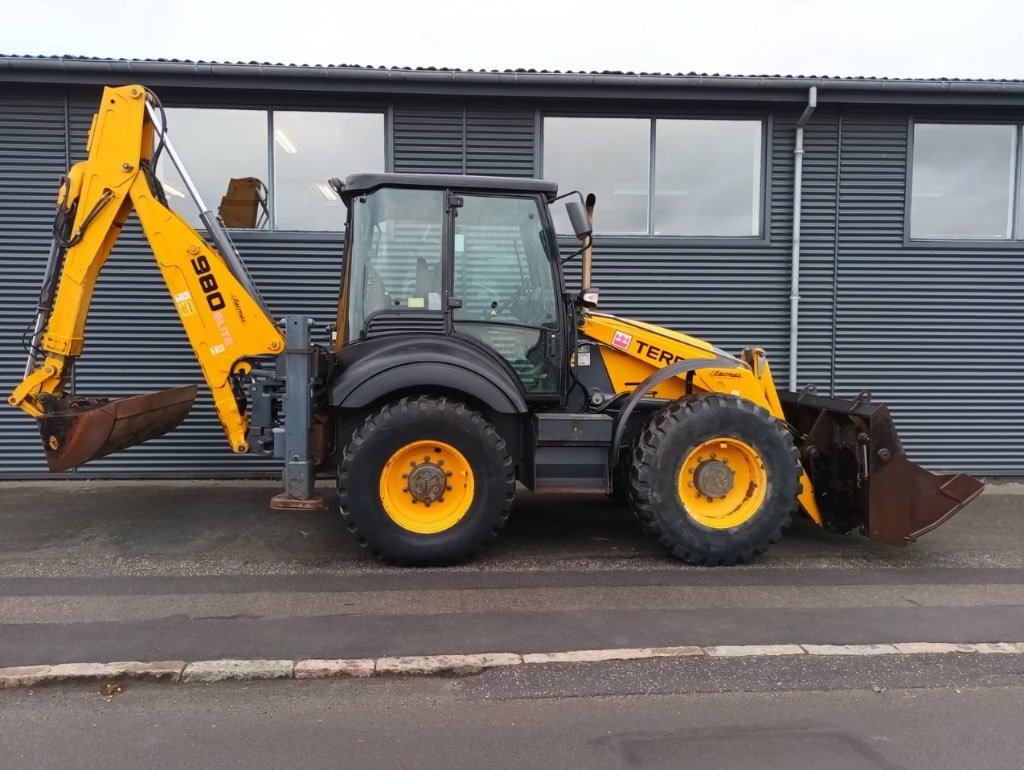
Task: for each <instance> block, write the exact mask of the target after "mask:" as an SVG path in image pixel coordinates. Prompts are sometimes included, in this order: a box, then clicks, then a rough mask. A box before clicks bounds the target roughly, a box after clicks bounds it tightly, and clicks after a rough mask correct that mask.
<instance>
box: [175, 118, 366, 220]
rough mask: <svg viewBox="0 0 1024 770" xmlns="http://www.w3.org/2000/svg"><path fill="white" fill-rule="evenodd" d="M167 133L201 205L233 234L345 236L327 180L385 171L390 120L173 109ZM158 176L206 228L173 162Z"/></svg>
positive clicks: (178, 204) (178, 206)
mask: <svg viewBox="0 0 1024 770" xmlns="http://www.w3.org/2000/svg"><path fill="white" fill-rule="evenodd" d="M167 123H168V134H169V136H170V138H171V140H172V141H173V142H174V146H175V149H176V150H177V151H178V154H179V155H180V156H181V159H182V162H183V163H184V165H185V168H186V169H187V170H188V173H189V175H190V176H191V177H192V180H193V182H195V185H196V187H197V188H198V190H199V193H200V195H202V197H203V201H204V202H205V203H206V205H207V206H208V207H210V209H212V210H213V211H215V212H218V213H219V214H220V215H221V217H222V219H223V220H224V222H225V224H226V225H227V226H228V227H231V228H242V229H275V230H307V231H331V230H341V229H343V227H344V223H345V210H344V206H342V204H341V201H340V200H339V199H338V196H337V195H336V194H335V193H334V191H333V190H332V189H331V188H330V186H329V185H328V183H327V180H328V179H330V178H331V177H338V178H340V179H344V178H345V177H346V176H348V175H349V174H353V173H357V172H378V171H383V170H384V115H383V114H382V113H355V112H352V113H350V112H296V111H285V110H275V111H267V110H232V109H194V108H171V109H168V110H167ZM157 176H158V177H159V178H160V180H161V182H163V185H164V192H165V193H166V195H167V199H168V203H169V204H170V205H171V208H173V209H174V210H175V211H177V212H178V213H179V214H181V215H182V216H183V217H184V218H185V219H186V220H187V221H188V222H189V224H191V225H192V226H193V227H199V226H200V222H199V218H198V214H197V212H196V210H195V206H194V205H193V204H192V201H191V200H190V199H189V198H188V197H187V196H186V193H185V185H184V182H183V181H182V180H181V178H180V177H179V176H178V173H177V171H176V170H175V169H174V166H173V165H172V164H171V163H170V161H169V159H168V158H166V157H162V158H161V159H160V164H159V167H158V169H157Z"/></svg>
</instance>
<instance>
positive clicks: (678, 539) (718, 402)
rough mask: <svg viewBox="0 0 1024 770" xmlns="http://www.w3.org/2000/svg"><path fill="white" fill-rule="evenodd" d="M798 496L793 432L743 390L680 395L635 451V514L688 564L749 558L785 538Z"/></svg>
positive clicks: (632, 485) (632, 477) (641, 437)
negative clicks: (742, 393) (739, 393)
mask: <svg viewBox="0 0 1024 770" xmlns="http://www.w3.org/2000/svg"><path fill="white" fill-rule="evenodd" d="M799 494H800V469H799V465H798V455H797V450H796V447H795V446H794V445H793V440H792V438H791V436H790V435H789V432H788V431H787V430H786V428H785V426H784V425H783V424H782V423H781V422H780V421H778V420H776V419H775V418H774V417H772V416H771V415H770V414H769V413H768V412H767V411H766V410H764V409H762V408H761V407H759V406H757V405H756V404H754V403H752V402H750V401H747V400H745V399H742V398H738V397H735V396H724V395H719V394H706V395H701V396H696V397H690V398H686V399H682V400H680V401H675V402H673V403H671V404H669V405H668V406H666V407H664V408H663V409H661V410H660V411H658V412H656V413H655V414H654V415H653V416H652V417H651V419H650V420H649V422H648V423H647V425H646V426H645V427H644V429H643V430H642V431H641V433H640V435H639V436H638V437H637V440H636V442H635V444H634V447H633V454H632V466H631V468H630V483H629V497H630V503H631V506H632V508H633V511H634V513H636V516H637V518H638V519H639V520H640V523H641V524H642V525H643V527H644V529H645V530H646V531H647V532H648V533H649V534H651V535H653V536H654V537H655V538H656V539H657V540H658V541H659V542H661V543H662V545H664V546H665V548H667V549H668V551H669V552H670V553H671V554H672V555H673V556H675V557H676V558H678V559H681V560H682V561H684V562H687V563H688V564H703V565H731V564H737V563H743V562H747V561H750V560H751V559H752V558H754V557H755V556H757V555H758V554H760V553H762V552H763V551H764V550H765V549H766V548H767V547H768V546H769V545H770V544H771V543H774V542H775V541H777V540H778V539H779V538H780V537H781V535H782V531H783V529H784V528H785V527H786V526H787V525H788V524H789V522H790V520H791V518H792V515H793V512H794V510H796V507H797V496H798V495H799Z"/></svg>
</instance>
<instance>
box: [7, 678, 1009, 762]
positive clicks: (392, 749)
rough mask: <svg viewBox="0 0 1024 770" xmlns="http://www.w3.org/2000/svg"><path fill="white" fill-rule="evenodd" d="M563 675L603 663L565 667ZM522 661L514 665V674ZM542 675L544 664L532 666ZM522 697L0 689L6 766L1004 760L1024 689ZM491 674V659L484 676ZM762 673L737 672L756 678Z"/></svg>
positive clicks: (400, 687)
mask: <svg viewBox="0 0 1024 770" xmlns="http://www.w3.org/2000/svg"><path fill="white" fill-rule="evenodd" d="M573 668H574V669H575V670H574V671H573V672H572V673H573V676H574V679H575V680H577V681H578V682H579V683H580V687H579V688H578V689H580V690H585V689H586V688H587V687H588V686H589V685H592V684H593V679H594V677H595V676H604V677H605V678H608V677H607V675H608V673H609V668H608V667H603V668H600V669H598V667H594V666H590V667H573ZM525 671H526V669H523V670H521V671H520V672H519V673H520V675H522V674H524V672H525ZM531 671H532V673H531V674H530V676H531V678H535V679H542V678H543V677H544V676H545V673H546V672H545V671H544V670H543V669H531ZM611 671H612V673H614V674H616V675H617V682H618V683H617V685H616V686H615V687H606V688H605V690H606V692H605V693H604V694H598V695H586V696H583V695H570V696H555V697H542V698H537V697H522V695H521V694H520V692H518V691H517V690H516V689H514V688H510V687H509V685H508V683H507V682H503V681H501V680H500V679H499V678H497V677H493V676H490V675H488V674H483V675H481V676H479V677H475V678H472V679H468V680H464V679H458V680H445V679H420V680H386V679H385V680H363V681H358V680H349V681H339V682H264V683H253V684H227V683H224V684H217V685H210V686H188V687H170V686H166V685H164V686H161V685H149V686H142V685H139V686H134V687H133V686H132V685H130V684H129V685H128V686H127V688H126V689H125V691H124V692H123V693H121V694H119V695H115V696H113V697H103V696H101V695H100V694H98V692H97V690H96V688H86V687H82V686H78V687H65V688H47V689H42V690H38V691H34V692H30V693H27V692H14V693H0V695H3V696H4V698H3V705H4V708H3V709H2V710H0V745H2V746H3V756H4V763H5V765H6V766H7V767H17V768H19V769H21V768H24V770H30V769H31V768H58V767H59V768H64V767H76V768H103V769H104V770H106V769H107V768H111V767H115V768H116V767H147V768H163V767H174V768H209V767H244V768H247V769H249V770H253V769H256V768H280V767H300V766H301V767H307V768H319V767H331V768H334V767H339V768H375V767H381V768H481V767H488V768H506V767H507V768H520V767H564V768H587V769H588V770H591V769H594V770H597V769H600V768H639V767H642V768H684V767H685V768H693V769H694V770H699V769H700V768H716V769H717V768H825V767H827V768H836V769H837V770H846V769H847V768H851V769H852V768H857V769H859V768H929V769H934V770H943V769H945V768H957V770H961V769H962V768H1009V769H1012V768H1018V767H1020V766H1021V763H1022V762H1024V737H1022V734H1021V730H1022V728H1021V721H1020V704H1021V703H1022V702H1024V686H1022V684H1021V683H1020V679H1019V675H1018V684H1016V685H1014V686H1006V687H977V686H961V687H943V688H941V689H920V688H913V687H902V688H898V689H888V688H886V689H883V688H880V687H875V688H874V689H871V688H860V689H820V688H817V689H811V690H790V691H781V690H778V689H776V688H763V687H758V686H756V684H755V685H748V686H747V688H746V689H745V690H741V691H735V690H732V691H730V690H727V689H722V688H717V689H708V688H701V687H695V686H693V683H692V682H690V681H689V680H688V679H686V678H685V676H684V677H682V678H680V679H679V680H678V681H676V682H675V683H674V685H673V686H672V687H671V688H665V689H667V690H670V691H668V692H661V693H659V694H649V693H646V692H644V691H643V689H642V688H640V687H637V686H635V684H636V683H637V682H640V681H643V679H644V677H643V676H642V675H640V674H637V673H636V672H629V671H627V672H622V671H615V669H614V667H612V669H611ZM493 673H495V672H492V674H493ZM772 674H773V672H772V671H770V670H767V671H763V672H762V676H761V677H755V678H754V679H753V680H752V681H754V682H757V681H761V680H762V679H765V678H767V679H771V677H772Z"/></svg>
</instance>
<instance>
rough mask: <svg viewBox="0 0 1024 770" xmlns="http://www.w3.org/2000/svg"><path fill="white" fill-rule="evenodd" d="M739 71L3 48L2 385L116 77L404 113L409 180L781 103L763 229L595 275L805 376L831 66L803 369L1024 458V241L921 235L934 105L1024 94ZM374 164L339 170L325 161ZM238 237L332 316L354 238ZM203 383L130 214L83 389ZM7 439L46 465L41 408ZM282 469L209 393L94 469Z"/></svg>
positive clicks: (1015, 116) (677, 242)
mask: <svg viewBox="0 0 1024 770" xmlns="http://www.w3.org/2000/svg"><path fill="white" fill-rule="evenodd" d="M725 80H729V79H725V78H722V79H718V81H716V80H715V79H714V78H706V79H705V81H706V82H699V81H698V80H697V79H694V78H684V77H677V78H672V77H660V78H659V77H655V76H643V77H641V76H630V75H614V74H609V75H583V74H580V75H578V76H569V75H559V74H557V73H550V74H545V73H444V72H439V71H425V72H423V73H422V75H421V76H417V72H416V71H408V70H397V71H396V70H359V69H356V68H294V67H272V68H266V67H262V66H258V65H252V66H249V65H239V66H224V67H221V66H216V65H200V64H187V63H165V62H100V61H93V60H55V59H45V60H39V59H18V58H7V59H4V58H2V57H0V264H2V266H3V279H2V280H0V335H2V339H3V343H2V345H0V383H2V384H3V387H4V388H6V389H8V390H9V389H10V388H11V387H13V385H14V384H15V383H16V382H17V381H18V379H19V378H20V375H21V370H22V367H23V364H24V354H23V352H22V347H21V345H20V344H19V340H20V339H21V335H22V332H23V329H24V327H25V325H26V324H27V323H28V322H29V320H30V319H31V317H32V313H33V308H34V303H35V298H36V294H37V292H38V284H39V281H40V279H41V275H42V269H43V264H44V262H45V258H46V252H47V248H48V244H49V236H50V221H51V216H52V211H53V206H52V201H53V197H54V195H55V192H56V182H57V179H58V177H59V176H60V174H61V173H62V172H63V171H64V170H65V168H66V167H67V165H68V163H69V162H74V161H75V160H78V159H79V158H80V157H81V156H82V154H83V153H84V141H85V134H86V131H87V129H88V125H89V121H90V119H91V115H92V113H93V111H94V110H95V104H96V100H97V98H98V95H99V89H100V85H101V84H104V83H110V84H123V83H127V82H142V83H144V84H146V85H148V86H150V87H152V88H154V89H155V90H157V91H158V92H159V93H160V95H161V98H162V99H163V100H164V102H165V104H167V105H168V106H174V105H177V106H253V107H260V108H280V107H295V106H300V107H310V108H317V109H322V108H337V109H353V108H362V107H371V108H374V109H382V110H384V111H385V113H386V116H387V119H386V121H385V133H386V137H385V146H386V148H387V166H388V170H393V171H405V172H447V173H478V174H502V175H512V176H529V175H534V174H538V173H542V172H543V169H542V167H541V156H542V142H543V135H542V130H541V126H542V119H543V117H544V116H545V115H559V116H573V115H600V116H620V115H621V116H640V117H685V116H692V115H702V116H709V115H711V116H716V115H722V116H750V117H757V118H760V119H763V120H764V121H765V122H766V126H767V137H766V149H767V153H766V156H765V169H766V183H765V213H764V237H763V238H760V239H747V240H745V241H743V240H740V239H726V240H718V241H715V240H712V239H685V238H677V237H660V236H654V237H632V236H630V237H625V236H605V237H598V238H597V239H596V249H595V281H594V282H595V284H597V285H598V286H600V287H601V289H602V309H603V310H606V311H609V312H613V313H619V314H623V315H631V316H635V317H638V318H641V319H644V320H649V321H652V322H654V323H658V324H663V325H666V326H669V327H672V328H676V329H680V330H684V331H688V332H690V333H693V334H696V335H698V336H703V337H706V338H708V339H711V340H713V341H715V342H716V343H717V344H719V345H720V346H722V347H725V348H726V349H738V348H739V347H741V346H745V345H750V344H760V345H763V346H764V347H765V348H767V350H768V353H769V356H770V358H771V360H772V363H773V368H774V369H775V371H776V378H777V380H778V381H779V382H780V384H783V383H784V380H785V374H784V373H785V372H786V370H787V367H788V365H789V352H790V351H789V332H790V325H789V304H790V281H791V273H790V247H791V242H792V188H793V168H794V155H793V149H794V132H795V124H796V120H797V117H798V116H799V114H800V112H801V111H802V109H803V107H804V103H805V101H806V96H807V88H808V85H809V84H810V83H812V82H813V83H815V84H817V85H818V87H819V106H818V108H817V110H816V111H815V113H814V115H813V116H812V118H811V120H810V123H809V124H808V126H807V132H806V136H805V152H806V154H805V156H804V171H803V178H804V192H803V198H802V200H803V214H802V217H801V219H802V228H801V232H802V240H803V248H802V256H801V270H800V286H801V289H800V294H801V303H800V309H801V314H800V323H799V341H800V346H799V351H800V352H799V367H798V373H799V384H800V385H801V386H802V385H805V384H807V383H812V382H813V383H815V384H817V385H818V387H819V389H821V390H822V391H824V392H827V393H831V394H834V395H849V394H853V393H856V392H858V391H860V390H865V389H866V390H871V391H872V392H873V393H874V394H875V397H876V399H877V400H884V401H887V402H889V403H891V404H892V406H893V411H894V414H895V417H896V420H897V425H898V426H899V428H900V430H901V434H902V435H903V437H904V440H905V443H906V444H907V447H908V450H909V451H910V452H911V454H912V456H913V457H914V458H915V459H917V460H919V461H920V462H922V463H923V464H925V465H926V466H928V467H930V468H932V469H935V470H939V469H943V470H961V471H971V472H974V473H980V474H986V475H1002V476H1016V475H1022V474H1024V446H1022V445H1021V443H1020V442H1019V441H1018V438H1017V437H1018V436H1019V435H1020V433H1021V429H1022V428H1024V410H1022V409H1021V408H1020V407H1019V404H1020V403H1021V401H1022V400H1024V399H1022V397H1024V299H1022V288H1024V241H1019V240H1018V241H1010V242H1003V243H999V244H985V245H977V244H969V245H968V244H957V243H953V242H949V243H929V244H927V245H923V244H919V243H911V242H910V241H909V240H908V238H907V232H906V227H907V226H906V213H907V180H908V173H909V172H908V163H909V160H908V158H909V154H908V153H909V144H910V136H911V121H912V120H914V119H931V120H935V119H939V120H976V121H998V122H1003V121H1020V120H1024V87H1017V86H1018V85H1019V84H1011V83H1003V84H1001V85H999V86H998V87H997V86H996V85H995V84H989V85H986V84H984V83H975V84H970V83H968V84H961V87H959V88H956V87H953V88H950V87H949V86H948V85H947V86H946V87H944V88H940V87H936V84H933V83H932V82H931V81H920V82H917V83H916V88H915V83H913V82H909V83H908V82H905V81H904V82H903V83H904V85H903V86H901V87H900V88H893V87H892V86H887V85H886V84H887V83H891V81H877V83H876V85H875V87H872V83H871V82H868V83H867V84H866V86H860V87H856V88H854V87H850V86H849V85H843V84H844V83H847V84H848V83H849V81H820V80H819V81H803V80H798V79H792V80H789V81H788V82H787V79H776V80H774V81H773V80H771V79H748V80H747V81H746V82H739V83H729V84H727V83H725V82H724V81H725ZM731 80H735V79H731ZM741 80H742V79H741ZM769 81H770V82H769ZM172 135H173V125H172ZM595 162H600V159H595ZM357 170H358V169H325V172H324V177H325V178H326V177H329V176H343V175H345V174H347V173H350V172H354V171H357ZM556 181H557V180H556ZM599 205H600V204H599ZM340 208H341V207H340V205H339V217H341V216H342V215H343V214H342V212H341V211H340ZM234 238H235V241H236V243H237V245H238V246H239V249H240V251H241V252H242V254H243V256H244V258H245V259H246V262H247V264H248V265H249V267H250V270H251V272H252V273H253V276H254V278H255V280H256V282H257V284H258V285H259V286H260V287H261V289H262V290H263V292H264V296H265V298H266V299H267V301H268V303H269V305H270V306H271V308H272V309H273V310H274V311H275V313H279V314H283V313H287V312H297V311H305V312H309V313H310V314H312V315H314V316H315V317H316V318H317V319H318V320H320V321H322V322H323V324H324V325H326V324H328V323H331V322H332V321H333V318H334V310H335V304H336V298H337V291H338V284H339V280H340V269H341V250H342V236H341V234H339V233H329V234H325V233H294V232H246V231H236V232H235V233H234ZM566 246H567V247H569V246H570V244H569V243H568V242H566ZM571 269H572V266H570V270H571ZM199 381H201V376H200V374H199V370H198V366H197V365H196V363H195V361H194V359H193V357H192V353H191V350H190V348H189V347H188V344H187V341H186V340H185V337H184V334H183V332H182V331H181V329H180V326H179V323H178V319H177V316H176V314H175V312H174V309H173V307H172V305H171V303H170V301H169V300H168V298H167V296H166V289H165V287H164V285H163V283H162V281H161V279H160V275H159V272H158V270H156V268H155V265H154V264H153V257H152V255H151V254H150V252H149V248H148V245H147V243H146V241H145V239H144V238H143V236H142V234H141V231H140V230H139V228H138V227H137V225H135V224H134V223H131V222H130V225H129V227H126V228H125V232H124V234H123V235H122V236H121V239H120V241H119V242H118V246H117V247H116V248H115V250H114V252H113V254H112V256H111V258H110V261H109V262H108V264H107V266H106V268H105V269H104V272H103V274H102V276H101V278H100V281H99V283H98V285H97V289H96V294H95V299H94V302H93V310H92V313H91V315H90V318H89V323H88V327H87V344H86V350H85V354H84V355H83V356H82V358H81V359H80V360H79V362H78V364H77V366H76V371H75V387H76V389H77V390H78V391H80V392H83V393H85V392H88V393H97V394H106V395H122V394H129V393H138V392H146V391H149V390H154V389H157V388H161V387H168V386H171V385H177V384H185V383H188V382H199ZM0 437H2V446H3V450H2V457H3V460H2V462H0V477H3V478H28V477H34V476H41V475H45V473H46V472H45V465H44V461H43V455H42V452H41V450H40V448H39V446H38V440H39V439H38V434H37V433H36V432H35V426H34V424H33V422H32V420H30V419H28V418H26V417H25V416H24V415H23V414H22V413H21V412H20V411H17V410H14V409H10V408H8V409H5V410H0ZM274 472H276V466H275V465H274V464H273V463H271V462H268V461H264V460H261V459H258V458H254V457H238V456H235V455H232V454H231V452H230V451H229V450H228V448H227V446H226V443H225V442H224V439H223V434H222V431H221V429H220V426H219V424H218V423H217V421H216V418H215V417H214V415H213V411H212V407H211V405H210V403H209V400H208V398H207V399H206V400H202V399H201V400H200V402H197V408H196V409H195V410H194V411H193V413H192V415H190V416H189V418H188V419H187V420H186V422H185V423H184V425H182V426H181V427H180V428H179V429H177V430H176V431H174V432H172V433H171V434H169V435H168V436H166V437H164V438H161V439H159V440H156V441H153V442H150V443H149V444H146V445H143V446H139V447H134V448H132V449H131V450H128V451H126V452H124V453H121V454H118V455H116V456H114V457H110V458H105V459H103V460H99V461H96V462H94V463H92V464H90V465H89V466H86V467H85V468H83V469H81V470H79V471H78V472H77V473H76V475H78V476H82V477H100V476H103V477H118V476H141V477H155V476H172V477H189V476H215V477H239V476H245V475H269V474H272V473H274Z"/></svg>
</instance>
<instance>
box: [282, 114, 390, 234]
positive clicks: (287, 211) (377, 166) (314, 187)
mask: <svg viewBox="0 0 1024 770" xmlns="http://www.w3.org/2000/svg"><path fill="white" fill-rule="evenodd" d="M273 120H274V186H273V189H274V196H273V197H274V226H275V227H276V228H277V229H278V230H341V229H342V228H343V227H344V224H345V207H344V206H342V204H341V201H340V200H339V199H338V196H337V195H336V194H335V192H334V190H332V189H331V188H330V185H328V184H327V180H328V179H330V178H331V177H338V178H339V179H342V180H344V179H345V177H346V176H348V175H349V174H354V173H357V172H374V171H383V170H384V115H382V114H381V113H357V112H283V111H276V112H274V113H273Z"/></svg>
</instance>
